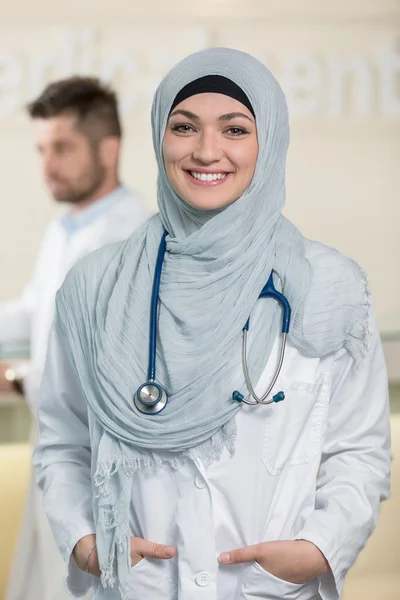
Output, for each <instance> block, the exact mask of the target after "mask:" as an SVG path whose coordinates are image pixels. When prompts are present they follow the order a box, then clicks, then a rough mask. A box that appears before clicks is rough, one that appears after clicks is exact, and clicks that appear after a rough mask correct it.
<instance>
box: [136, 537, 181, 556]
mask: <svg viewBox="0 0 400 600" xmlns="http://www.w3.org/2000/svg"><path fill="white" fill-rule="evenodd" d="M131 552H133V553H135V554H140V555H141V556H145V557H146V558H172V557H173V556H175V554H176V550H175V548H173V547H172V546H166V545H164V544H156V543H155V542H149V540H143V539H142V538H137V537H132V538H131Z"/></svg>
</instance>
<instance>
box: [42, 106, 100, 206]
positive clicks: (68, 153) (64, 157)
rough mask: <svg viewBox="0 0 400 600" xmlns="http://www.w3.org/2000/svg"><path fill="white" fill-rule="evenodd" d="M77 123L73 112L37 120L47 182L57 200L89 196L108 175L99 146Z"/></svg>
mask: <svg viewBox="0 0 400 600" xmlns="http://www.w3.org/2000/svg"><path fill="white" fill-rule="evenodd" d="M76 124H77V119H76V117H75V116H73V115H70V114H64V115H59V116H56V117H51V118H48V119H35V121H34V127H35V145H36V148H37V149H38V152H39V155H40V160H41V167H42V171H43V175H44V178H45V181H46V183H47V185H48V187H49V189H50V192H51V194H52V195H53V197H54V198H55V200H57V201H58V202H68V203H70V204H79V203H81V202H84V201H85V200H86V199H88V198H89V197H90V196H91V195H92V194H93V193H94V192H95V191H96V190H97V189H98V187H100V185H101V184H102V182H103V180H104V176H105V172H104V167H103V165H102V164H101V162H100V159H99V156H98V153H97V151H96V149H95V148H94V147H93V146H92V145H91V144H90V142H89V140H88V138H87V137H86V136H85V135H84V133H82V132H80V131H79V129H78V128H77V126H76Z"/></svg>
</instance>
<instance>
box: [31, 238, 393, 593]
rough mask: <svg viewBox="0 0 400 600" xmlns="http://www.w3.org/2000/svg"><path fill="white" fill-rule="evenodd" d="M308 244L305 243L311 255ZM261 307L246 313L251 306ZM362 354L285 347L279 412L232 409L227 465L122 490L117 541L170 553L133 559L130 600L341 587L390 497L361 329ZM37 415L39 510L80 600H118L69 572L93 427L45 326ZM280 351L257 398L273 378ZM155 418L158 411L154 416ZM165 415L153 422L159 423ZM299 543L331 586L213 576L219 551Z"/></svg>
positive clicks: (378, 361)
mask: <svg viewBox="0 0 400 600" xmlns="http://www.w3.org/2000/svg"><path fill="white" fill-rule="evenodd" d="M310 245H311V244H310ZM260 304H261V303H259V305H260ZM370 329H371V332H372V335H371V337H370V339H369V350H368V354H367V356H366V357H365V359H364V360H363V362H362V364H361V365H360V366H358V367H356V366H355V364H354V361H353V359H352V357H351V356H350V354H349V353H348V351H347V350H345V349H344V348H342V349H341V350H339V351H337V352H335V353H331V354H329V355H327V356H324V357H322V358H307V357H305V356H304V355H302V354H301V353H300V352H299V351H298V350H297V349H296V348H295V347H293V346H291V345H289V346H288V348H287V351H286V356H285V361H284V365H283V368H282V372H281V375H280V377H279V379H278V382H277V384H276V385H275V387H274V391H273V392H272V393H276V392H277V391H279V390H283V391H284V392H285V394H286V398H285V400H284V401H283V402H280V403H279V404H273V405H268V406H258V407H256V408H254V407H249V406H245V405H244V406H243V407H242V410H241V411H239V413H238V414H237V416H236V420H237V428H238V434H237V439H236V452H235V455H234V456H233V457H232V458H231V457H230V456H229V455H228V453H227V452H225V453H224V454H223V456H222V458H221V459H220V460H219V461H217V462H214V463H213V464H211V465H210V466H208V467H207V466H205V465H204V464H203V463H202V461H201V460H196V461H192V462H188V463H187V464H186V465H185V466H184V467H182V468H179V469H178V470H174V469H172V468H169V467H166V468H165V469H162V470H159V471H158V472H156V473H151V474H149V473H144V472H139V473H138V474H136V475H135V477H134V480H133V484H132V502H131V509H130V532H131V535H133V536H139V537H143V538H146V539H149V540H151V541H155V542H159V543H163V544H168V545H172V546H176V548H177V555H176V557H174V558H173V559H171V560H158V561H157V560H151V559H143V560H141V561H140V562H139V563H138V564H137V565H136V566H135V567H134V568H133V569H132V572H131V598H132V600H280V599H282V598H285V599H290V600H338V599H339V598H340V595H341V591H342V588H343V583H344V578H345V575H346V573H347V571H348V569H349V568H350V567H351V565H352V564H353V562H354V561H355V559H356V557H357V555H358V553H359V551H360V550H361V548H362V547H363V545H364V544H365V542H366V540H367V538H368V536H369V535H370V534H371V533H372V531H373V529H374V527H375V525H376V522H377V519H378V515H379V505H380V501H381V500H382V499H384V498H386V497H387V496H388V493H389V487H390V428H389V406H388V394H387V376H386V368H385V362H384V357H383V353H382V348H381V344H380V339H379V334H378V330H377V327H376V323H375V320H374V318H373V317H371V322H370ZM50 348H51V351H50V353H49V359H48V364H47V367H46V371H45V377H44V380H43V389H42V394H41V405H40V409H39V423H40V430H41V434H40V444H39V446H38V448H37V450H36V452H35V457H34V460H35V464H36V465H37V467H38V481H39V484H40V486H41V488H42V489H43V499H44V506H45V510H46V512H47V515H48V517H49V521H50V524H51V527H52V530H53V532H54V535H55V538H56V540H57V543H58V546H59V548H60V551H61V553H62V555H63V556H64V559H65V561H66V562H67V563H69V567H68V578H67V583H68V587H69V589H70V591H71V593H72V594H73V595H75V596H76V597H79V596H81V595H83V594H84V593H86V591H87V590H88V588H89V587H90V586H93V587H94V596H93V598H94V599H95V600H118V599H119V598H120V596H119V594H118V593H117V592H116V591H112V590H103V589H102V588H101V586H100V585H99V580H98V579H97V578H95V577H93V576H91V575H87V574H85V573H83V572H82V571H80V570H79V569H78V568H77V567H76V565H75V563H74V560H73V558H71V552H72V549H73V547H74V545H75V544H76V542H77V541H78V540H79V539H80V538H81V537H83V536H84V535H87V534H90V533H94V532H95V526H94V523H93V514H92V486H91V452H90V445H91V441H90V439H91V429H92V425H93V416H92V414H91V413H90V411H89V412H88V411H87V407H86V404H85V399H84V397H83V396H82V392H81V389H80V387H79V385H78V383H77V375H76V372H75V371H74V368H73V366H72V365H71V363H70V361H69V359H68V356H67V355H66V353H65V349H64V346H63V342H62V337H61V336H60V333H59V331H58V328H57V323H56V324H55V326H54V328H53V330H52V334H51V342H50ZM278 350H279V343H278V340H276V343H275V346H274V349H273V351H272V354H271V356H270V359H269V361H268V363H267V365H266V368H265V370H264V373H263V374H262V376H261V378H260V381H259V382H258V385H257V387H256V390H257V393H259V394H261V392H263V391H264V390H265V388H266V387H267V386H268V383H269V381H270V380H271V376H272V373H273V371H274V369H275V365H276V359H277V353H278ZM167 409H168V408H167ZM167 409H166V410H167ZM294 539H305V540H309V541H311V542H313V543H314V544H315V545H316V546H317V547H319V548H320V550H321V551H322V552H323V554H324V555H325V557H326V558H327V560H328V562H329V565H330V567H331V571H332V572H331V574H328V575H324V576H321V577H319V578H316V579H314V580H313V581H311V582H309V583H307V584H304V585H297V584H293V583H290V582H285V581H283V580H282V579H279V578H277V577H275V576H273V575H272V574H270V573H268V572H267V571H265V570H264V569H263V568H261V567H260V566H259V565H258V564H257V563H251V564H245V565H224V566H221V565H219V564H218V562H217V555H218V554H219V553H220V552H223V551H228V550H231V549H234V548H239V547H242V546H247V545H251V544H255V543H258V542H263V541H271V540H294Z"/></svg>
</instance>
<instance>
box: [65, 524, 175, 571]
mask: <svg viewBox="0 0 400 600" xmlns="http://www.w3.org/2000/svg"><path fill="white" fill-rule="evenodd" d="M95 539H96V536H95V535H94V534H91V535H85V537H83V538H81V539H80V540H79V542H78V543H77V544H76V546H75V548H74V550H73V552H72V554H73V557H74V559H75V562H76V564H77V566H78V567H79V568H80V569H82V571H85V569H86V561H87V557H88V554H89V551H90V548H91V547H92V544H93V542H94V541H95ZM130 542H131V563H132V567H134V566H135V565H137V564H138V563H139V562H140V561H141V560H142V559H143V558H156V559H168V558H172V557H173V556H175V554H176V549H175V548H172V547H171V546H165V545H164V544H156V543H155V542H149V541H148V540H143V539H142V538H138V537H131V539H130ZM88 567H89V573H90V574H91V575H95V576H96V577H100V566H99V559H98V556H97V547H96V546H95V547H94V549H93V552H92V555H91V557H90V559H89V565H88Z"/></svg>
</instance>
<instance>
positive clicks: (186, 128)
mask: <svg viewBox="0 0 400 600" xmlns="http://www.w3.org/2000/svg"><path fill="white" fill-rule="evenodd" d="M172 131H177V132H178V133H190V132H191V131H193V128H192V127H191V126H190V125H174V126H173V127H172Z"/></svg>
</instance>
